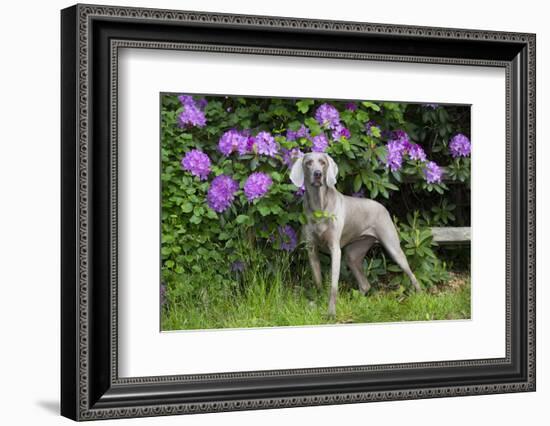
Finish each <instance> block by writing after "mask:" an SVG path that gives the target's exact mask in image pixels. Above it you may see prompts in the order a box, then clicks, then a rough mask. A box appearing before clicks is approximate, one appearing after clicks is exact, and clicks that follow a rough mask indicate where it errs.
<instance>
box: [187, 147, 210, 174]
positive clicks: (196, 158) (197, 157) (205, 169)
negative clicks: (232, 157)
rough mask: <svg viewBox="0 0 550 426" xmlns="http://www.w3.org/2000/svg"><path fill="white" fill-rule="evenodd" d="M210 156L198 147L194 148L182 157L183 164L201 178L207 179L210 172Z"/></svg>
mask: <svg viewBox="0 0 550 426" xmlns="http://www.w3.org/2000/svg"><path fill="white" fill-rule="evenodd" d="M210 164H211V163H210V158H208V155H206V154H205V153H204V152H202V151H199V150H198V149H192V150H191V151H189V152H187V153H186V154H185V156H184V157H183V158H182V159H181V166H182V167H183V169H184V170H187V171H188V172H190V173H191V174H192V175H195V176H198V177H199V179H200V180H206V178H207V177H208V174H209V173H210Z"/></svg>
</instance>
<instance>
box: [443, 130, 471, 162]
mask: <svg viewBox="0 0 550 426" xmlns="http://www.w3.org/2000/svg"><path fill="white" fill-rule="evenodd" d="M449 150H450V151H451V155H452V156H453V158H456V157H468V156H469V155H470V152H471V150H472V144H471V143H470V139H468V137H466V136H464V135H463V134H462V133H458V134H456V135H454V136H453V138H452V139H451V142H450V143H449Z"/></svg>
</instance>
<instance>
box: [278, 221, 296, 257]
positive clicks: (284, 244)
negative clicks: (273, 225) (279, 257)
mask: <svg viewBox="0 0 550 426" xmlns="http://www.w3.org/2000/svg"><path fill="white" fill-rule="evenodd" d="M277 231H278V233H279V246H280V248H281V250H285V251H288V252H291V251H294V249H295V248H296V246H297V245H298V236H297V235H296V231H295V230H294V229H293V228H292V227H291V226H290V225H284V226H279V227H278V228H277Z"/></svg>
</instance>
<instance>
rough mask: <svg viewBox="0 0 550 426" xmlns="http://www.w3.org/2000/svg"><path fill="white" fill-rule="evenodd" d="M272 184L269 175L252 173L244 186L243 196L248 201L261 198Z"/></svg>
mask: <svg viewBox="0 0 550 426" xmlns="http://www.w3.org/2000/svg"><path fill="white" fill-rule="evenodd" d="M272 184H273V181H272V180H271V177H269V175H267V174H265V173H262V172H255V173H252V174H251V175H250V176H248V179H246V182H245V184H244V194H245V195H246V198H247V199H248V201H252V200H254V199H256V198H261V197H263V196H264V195H265V194H266V193H267V191H268V190H269V188H270V187H271V185H272Z"/></svg>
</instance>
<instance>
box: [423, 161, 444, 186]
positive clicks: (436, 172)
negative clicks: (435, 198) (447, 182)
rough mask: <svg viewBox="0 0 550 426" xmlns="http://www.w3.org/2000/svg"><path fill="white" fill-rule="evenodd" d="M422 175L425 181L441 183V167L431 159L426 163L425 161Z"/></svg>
mask: <svg viewBox="0 0 550 426" xmlns="http://www.w3.org/2000/svg"><path fill="white" fill-rule="evenodd" d="M424 176H425V177H426V182H428V183H441V177H442V176H443V170H441V167H439V166H438V165H437V164H435V163H434V162H433V161H429V162H428V163H426V168H425V169H424Z"/></svg>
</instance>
